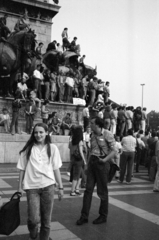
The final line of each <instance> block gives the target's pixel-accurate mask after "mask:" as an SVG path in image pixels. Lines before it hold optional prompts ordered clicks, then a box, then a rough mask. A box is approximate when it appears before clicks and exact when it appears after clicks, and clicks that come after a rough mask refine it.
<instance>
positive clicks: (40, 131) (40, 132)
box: [34, 126, 48, 144]
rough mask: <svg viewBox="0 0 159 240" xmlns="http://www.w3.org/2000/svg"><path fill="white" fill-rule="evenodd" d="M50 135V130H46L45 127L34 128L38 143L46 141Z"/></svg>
mask: <svg viewBox="0 0 159 240" xmlns="http://www.w3.org/2000/svg"><path fill="white" fill-rule="evenodd" d="M47 135H48V132H46V131H45V129H44V128H43V127H39V126H37V127H35V129H34V137H35V139H36V141H37V143H42V144H43V143H44V142H45V138H46V136H47Z"/></svg>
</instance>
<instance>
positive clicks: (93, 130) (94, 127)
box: [91, 119, 97, 132]
mask: <svg viewBox="0 0 159 240" xmlns="http://www.w3.org/2000/svg"><path fill="white" fill-rule="evenodd" d="M91 130H92V132H96V130H97V125H96V124H95V119H92V120H91Z"/></svg>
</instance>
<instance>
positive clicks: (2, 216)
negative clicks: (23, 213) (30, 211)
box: [0, 192, 21, 235]
mask: <svg viewBox="0 0 159 240" xmlns="http://www.w3.org/2000/svg"><path fill="white" fill-rule="evenodd" d="M15 197H16V198H15ZM20 197H21V193H20V192H16V193H14V194H13V196H12V197H11V199H10V201H9V202H7V203H6V204H4V205H3V206H2V208H1V209H0V234H3V235H10V234H11V233H12V232H13V231H14V230H15V229H16V228H17V227H18V226H19V225H20V211H19V203H20Z"/></svg>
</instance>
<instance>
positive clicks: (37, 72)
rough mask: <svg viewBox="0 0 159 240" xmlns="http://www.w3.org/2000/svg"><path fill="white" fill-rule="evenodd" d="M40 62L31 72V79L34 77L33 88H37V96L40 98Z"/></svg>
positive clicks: (41, 78)
mask: <svg viewBox="0 0 159 240" xmlns="http://www.w3.org/2000/svg"><path fill="white" fill-rule="evenodd" d="M41 67H42V65H41V64H38V65H37V68H36V69H35V70H34V72H33V79H34V89H36V90H37V97H38V98H39V99H40V100H41V98H42V94H41V81H42V80H43V75H42V74H41Z"/></svg>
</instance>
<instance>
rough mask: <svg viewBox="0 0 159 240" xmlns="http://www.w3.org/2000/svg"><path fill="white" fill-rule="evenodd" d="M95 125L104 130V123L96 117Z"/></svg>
mask: <svg viewBox="0 0 159 240" xmlns="http://www.w3.org/2000/svg"><path fill="white" fill-rule="evenodd" d="M95 124H96V125H97V126H98V127H100V128H104V121H103V119H102V118H100V117H95Z"/></svg>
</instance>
